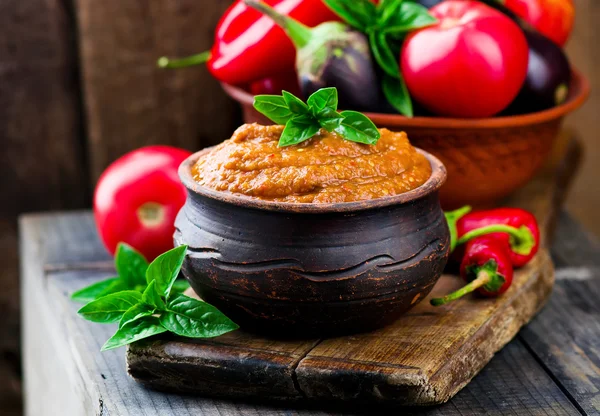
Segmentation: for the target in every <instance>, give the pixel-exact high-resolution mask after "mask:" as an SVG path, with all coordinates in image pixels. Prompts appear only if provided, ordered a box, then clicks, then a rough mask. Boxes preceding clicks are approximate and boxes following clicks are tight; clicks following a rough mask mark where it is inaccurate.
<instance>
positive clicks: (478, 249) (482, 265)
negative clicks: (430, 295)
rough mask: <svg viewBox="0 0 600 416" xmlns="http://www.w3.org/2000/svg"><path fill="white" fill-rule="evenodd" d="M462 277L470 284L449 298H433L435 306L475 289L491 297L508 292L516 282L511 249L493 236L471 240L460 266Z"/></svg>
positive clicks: (447, 296)
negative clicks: (513, 281) (509, 250)
mask: <svg viewBox="0 0 600 416" xmlns="http://www.w3.org/2000/svg"><path fill="white" fill-rule="evenodd" d="M460 275H461V276H462V278H463V279H464V280H465V281H466V282H468V283H467V284H466V285H465V286H463V287H462V288H461V289H459V290H457V291H455V292H453V293H451V294H449V295H446V296H444V297H442V298H434V299H431V301H430V303H431V304H432V305H433V306H440V305H444V304H446V303H448V302H452V301H453V300H456V299H458V298H460V297H462V296H464V295H466V294H467V293H470V292H473V291H475V290H477V292H478V293H479V294H481V295H483V296H489V297H493V296H499V295H501V294H502V293H504V292H506V291H507V290H508V288H509V287H510V285H511V284H512V280H513V267H512V264H511V259H510V254H509V252H508V250H507V246H506V245H505V244H504V243H503V242H502V241H501V240H498V239H497V238H494V237H493V236H485V237H479V238H476V239H474V240H472V241H469V242H468V243H467V246H466V249H465V255H464V257H463V260H462V262H461V265H460Z"/></svg>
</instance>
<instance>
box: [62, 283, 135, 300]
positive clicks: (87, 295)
mask: <svg viewBox="0 0 600 416" xmlns="http://www.w3.org/2000/svg"><path fill="white" fill-rule="evenodd" d="M125 289H128V288H127V287H126V285H125V282H123V280H121V279H120V278H119V277H111V278H110V279H106V280H101V281H99V282H96V283H93V284H91V285H89V286H87V287H84V288H83V289H79V290H78V291H76V292H73V294H72V295H71V300H74V301H75V302H82V303H88V302H91V301H93V300H96V299H98V298H100V297H102V296H106V295H108V294H111V293H114V292H119V291H121V290H125Z"/></svg>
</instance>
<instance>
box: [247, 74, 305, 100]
mask: <svg viewBox="0 0 600 416" xmlns="http://www.w3.org/2000/svg"><path fill="white" fill-rule="evenodd" d="M282 91H287V92H291V93H292V94H294V95H295V96H296V97H302V92H301V91H300V85H299V83H298V74H296V71H293V72H283V73H281V74H277V75H274V76H272V77H268V78H263V79H259V80H258V81H254V82H253V83H251V84H250V94H252V95H261V94H268V95H281V92H282Z"/></svg>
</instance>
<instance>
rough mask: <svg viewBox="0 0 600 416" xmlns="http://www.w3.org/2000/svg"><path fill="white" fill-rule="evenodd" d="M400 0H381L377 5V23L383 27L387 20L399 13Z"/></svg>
mask: <svg viewBox="0 0 600 416" xmlns="http://www.w3.org/2000/svg"><path fill="white" fill-rule="evenodd" d="M401 7H402V0H381V1H380V2H379V5H378V6H377V15H378V16H377V25H378V26H379V27H385V25H386V24H387V22H388V21H389V20H390V19H391V18H393V17H394V16H397V15H398V14H399V13H400V8H401Z"/></svg>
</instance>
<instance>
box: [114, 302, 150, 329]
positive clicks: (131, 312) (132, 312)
mask: <svg viewBox="0 0 600 416" xmlns="http://www.w3.org/2000/svg"><path fill="white" fill-rule="evenodd" d="M153 313H154V309H153V308H151V307H150V306H148V305H144V304H143V303H138V304H137V305H133V306H132V307H131V308H129V309H127V310H126V311H125V313H124V314H123V317H122V318H121V320H120V321H119V328H122V327H124V326H125V325H127V324H128V323H130V322H133V321H137V320H138V319H140V318H143V317H145V316H150V315H152V314H153Z"/></svg>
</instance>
